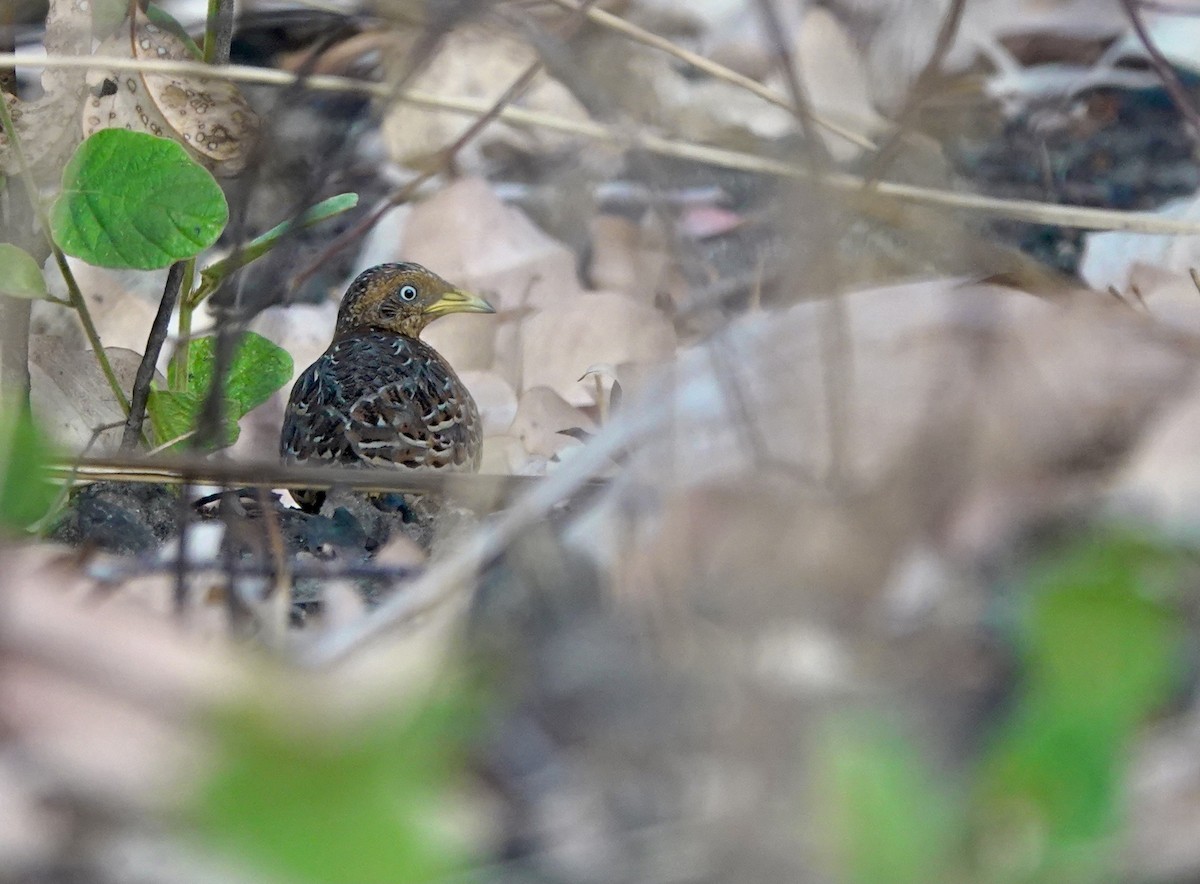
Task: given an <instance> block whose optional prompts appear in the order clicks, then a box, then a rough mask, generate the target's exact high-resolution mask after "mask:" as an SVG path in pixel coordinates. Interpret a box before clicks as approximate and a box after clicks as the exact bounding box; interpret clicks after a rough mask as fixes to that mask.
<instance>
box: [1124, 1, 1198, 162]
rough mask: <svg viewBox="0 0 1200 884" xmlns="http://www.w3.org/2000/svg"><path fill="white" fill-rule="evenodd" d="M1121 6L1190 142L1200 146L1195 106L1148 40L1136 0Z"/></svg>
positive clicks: (1173, 71) (1152, 42)
mask: <svg viewBox="0 0 1200 884" xmlns="http://www.w3.org/2000/svg"><path fill="white" fill-rule="evenodd" d="M1121 6H1122V7H1123V8H1124V9H1125V15H1126V16H1127V17H1128V18H1129V23H1130V24H1131V25H1132V26H1133V30H1134V33H1136V34H1137V36H1138V39H1139V40H1141V41H1142V45H1143V46H1144V47H1145V48H1146V54H1147V55H1149V56H1150V64H1151V66H1152V67H1153V68H1154V70H1155V72H1156V73H1157V74H1158V76H1159V78H1160V79H1161V80H1162V84H1163V87H1164V88H1165V89H1166V90H1167V94H1168V95H1169V96H1171V101H1172V102H1173V103H1174V104H1175V107H1176V108H1178V109H1179V113H1181V114H1182V115H1183V118H1184V120H1185V121H1186V123H1187V128H1188V134H1190V135H1191V136H1192V140H1193V141H1194V142H1196V144H1198V145H1200V113H1198V112H1197V111H1196V106H1195V105H1194V104H1192V100H1191V98H1190V97H1189V96H1188V93H1187V90H1186V89H1184V87H1183V83H1181V82H1180V81H1179V76H1178V74H1176V73H1175V69H1174V68H1173V67H1172V66H1171V62H1170V61H1168V60H1167V57H1166V56H1165V55H1163V54H1162V51H1161V50H1160V49H1159V48H1158V47H1157V46H1156V45H1154V41H1153V40H1151V39H1150V33H1149V32H1148V31H1147V30H1146V26H1145V24H1144V23H1143V22H1142V16H1141V14H1140V13H1139V12H1138V8H1137V7H1138V3H1137V0H1121Z"/></svg>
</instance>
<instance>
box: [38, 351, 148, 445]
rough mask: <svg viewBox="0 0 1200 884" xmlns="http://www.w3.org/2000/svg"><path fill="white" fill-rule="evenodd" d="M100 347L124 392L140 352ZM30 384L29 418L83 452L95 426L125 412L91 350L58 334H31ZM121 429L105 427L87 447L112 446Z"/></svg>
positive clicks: (118, 442) (121, 417)
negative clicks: (30, 412) (65, 339)
mask: <svg viewBox="0 0 1200 884" xmlns="http://www.w3.org/2000/svg"><path fill="white" fill-rule="evenodd" d="M104 352H105V354H107V356H108V361H109V362H110V363H111V364H112V367H113V371H114V372H116V375H117V379H118V380H119V381H120V382H121V387H122V388H123V389H124V390H125V391H126V393H128V391H129V390H131V389H132V388H133V378H134V376H135V375H136V374H137V370H138V365H140V364H141V361H142V357H141V355H140V354H139V353H135V352H133V351H132V350H123V349H119V348H116V347H107V348H105V351H104ZM160 380H161V378H160ZM29 384H30V402H31V405H32V408H33V415H34V418H35V419H36V420H37V421H38V424H39V425H40V426H41V427H42V428H43V429H44V430H45V431H46V432H47V433H49V434H50V437H51V438H52V439H54V441H55V442H56V443H58V444H59V445H61V446H62V447H63V448H64V449H66V450H67V451H71V452H82V451H83V450H84V448H86V447H87V445H88V444H89V443H90V442H92V435H93V431H94V430H96V429H97V428H99V427H102V426H105V425H109V424H123V423H124V421H125V412H124V411H123V410H122V409H121V406H120V404H119V403H118V402H117V398H116V396H115V395H114V394H113V391H112V388H111V387H109V385H108V381H107V380H106V379H105V377H104V374H103V373H102V372H101V371H100V366H99V364H98V363H97V362H96V357H95V355H93V353H92V352H91V351H90V350H80V349H75V348H74V347H73V346H71V345H70V344H68V343H65V342H64V341H63V340H61V339H60V338H57V337H50V336H47V335H31V336H30V339H29ZM121 433H122V429H121V427H120V426H118V427H116V428H114V429H110V430H105V431H104V432H103V433H101V434H100V435H99V436H98V437H97V438H96V440H95V444H93V445H92V447H91V448H90V449H88V453H89V454H93V455H99V454H108V453H112V452H114V451H116V450H117V449H118V448H119V447H120V445H121Z"/></svg>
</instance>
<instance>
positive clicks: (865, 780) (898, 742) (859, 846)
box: [816, 721, 960, 884]
mask: <svg viewBox="0 0 1200 884" xmlns="http://www.w3.org/2000/svg"><path fill="white" fill-rule="evenodd" d="M816 769H817V770H818V771H819V772H820V774H819V776H818V784H819V796H820V797H819V799H818V806H820V808H821V820H822V823H823V825H824V827H825V832H826V834H827V835H828V836H829V837H830V838H831V841H832V847H833V854H834V856H835V857H836V858H837V859H838V860H839V863H840V866H841V872H842V875H839V876H837V880H845V881H851V882H862V884H875V882H883V881H887V882H889V884H933V882H937V881H939V880H947V877H948V872H949V870H950V868H951V864H952V863H953V859H954V854H953V850H954V847H955V844H956V839H957V837H958V835H959V834H960V830H959V826H958V824H957V823H956V818H957V814H956V812H955V808H954V803H953V802H952V800H951V798H950V795H949V794H948V793H947V791H946V790H945V788H944V787H943V786H942V785H941V784H940V783H939V778H938V777H937V776H935V775H934V773H933V771H932V770H931V769H930V768H929V766H928V765H927V764H926V763H925V762H924V759H922V758H921V757H920V755H919V753H918V752H917V751H916V749H915V747H914V746H913V745H912V744H911V742H910V741H908V740H906V739H904V738H902V737H901V736H900V735H898V734H893V733H889V732H888V730H887V728H881V727H880V725H879V722H874V721H872V722H869V723H865V724H864V723H862V722H860V723H859V724H858V726H857V727H848V726H842V727H839V728H835V729H833V730H832V731H830V732H827V733H826V734H825V739H824V740H823V741H822V751H821V755H820V762H819V763H818V765H817V766H816Z"/></svg>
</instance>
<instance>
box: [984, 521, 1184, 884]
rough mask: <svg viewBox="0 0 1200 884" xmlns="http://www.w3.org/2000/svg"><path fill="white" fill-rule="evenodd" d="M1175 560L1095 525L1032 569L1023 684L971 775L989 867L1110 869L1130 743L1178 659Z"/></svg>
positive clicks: (1058, 876)
mask: <svg viewBox="0 0 1200 884" xmlns="http://www.w3.org/2000/svg"><path fill="white" fill-rule="evenodd" d="M1186 563H1187V559H1186V557H1185V555H1184V553H1183V551H1182V550H1180V549H1179V548H1177V547H1175V546H1172V545H1171V544H1169V543H1167V542H1165V541H1160V540H1155V539H1153V538H1148V537H1143V536H1140V535H1136V534H1134V533H1131V532H1126V531H1122V530H1116V529H1107V530H1103V531H1098V532H1097V533H1095V534H1093V535H1092V536H1090V537H1088V538H1087V539H1085V540H1083V541H1082V542H1079V543H1077V544H1075V545H1073V546H1071V547H1069V548H1068V549H1067V550H1065V551H1064V552H1061V553H1059V554H1057V555H1055V556H1053V557H1051V558H1048V559H1046V560H1045V561H1043V562H1041V563H1040V564H1039V565H1037V566H1036V567H1035V568H1034V570H1033V572H1032V573H1031V575H1030V578H1029V580H1028V587H1027V590H1026V592H1025V597H1024V598H1025V605H1026V609H1025V611H1024V613H1023V616H1022V617H1021V618H1020V621H1021V622H1020V626H1019V628H1018V631H1017V635H1016V640H1017V646H1018V649H1019V652H1020V663H1021V670H1022V673H1021V674H1022V685H1021V692H1020V694H1019V699H1018V701H1017V703H1016V704H1015V706H1014V708H1013V712H1012V714H1011V716H1010V717H1009V720H1008V722H1007V723H1006V725H1005V726H1004V727H1003V728H1002V729H1001V730H1000V731H999V733H998V734H997V735H996V739H995V740H994V741H993V744H992V747H991V749H990V751H989V752H988V754H987V756H986V757H985V759H984V762H983V766H982V768H981V770H980V771H979V775H978V779H977V783H976V795H975V800H976V811H977V813H978V819H979V824H980V827H981V830H982V831H983V833H984V837H983V841H982V842H981V843H982V844H983V846H984V851H985V854H986V855H987V856H989V857H990V858H991V860H992V864H993V869H992V871H993V875H992V876H991V877H993V878H995V879H997V880H1014V879H1022V880H1045V881H1053V880H1065V879H1069V880H1073V881H1095V880H1107V879H1108V878H1110V877H1111V872H1112V868H1113V862H1114V861H1115V856H1116V853H1115V850H1116V846H1117V845H1116V844H1115V843H1114V842H1115V840H1116V836H1117V835H1118V834H1119V827H1120V825H1121V823H1122V807H1121V789H1122V785H1123V783H1124V779H1125V758H1126V753H1127V751H1128V748H1129V744H1130V742H1131V741H1132V739H1133V737H1134V735H1135V732H1136V729H1137V728H1138V727H1139V726H1140V725H1141V724H1142V722H1143V721H1144V720H1145V719H1146V717H1147V716H1149V715H1150V714H1151V713H1153V712H1154V711H1155V710H1157V709H1158V708H1160V707H1161V706H1162V705H1163V704H1164V703H1165V702H1166V701H1167V700H1168V699H1169V698H1170V696H1171V694H1172V692H1173V691H1175V690H1177V689H1178V687H1179V684H1180V681H1181V678H1182V674H1183V671H1184V670H1183V663H1184V641H1185V638H1186V632H1185V627H1184V624H1183V622H1182V620H1181V619H1180V617H1179V616H1178V615H1177V614H1176V613H1175V612H1174V611H1173V610H1172V609H1171V607H1170V604H1171V603H1172V602H1174V601H1175V600H1176V598H1177V596H1178V593H1179V590H1180V585H1179V584H1180V582H1181V580H1182V579H1183V577H1184V566H1185V565H1186Z"/></svg>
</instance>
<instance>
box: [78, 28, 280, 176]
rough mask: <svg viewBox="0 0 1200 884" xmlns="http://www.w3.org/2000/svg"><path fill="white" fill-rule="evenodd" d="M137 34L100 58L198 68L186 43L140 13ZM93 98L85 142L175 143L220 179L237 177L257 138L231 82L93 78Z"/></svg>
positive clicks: (254, 119)
mask: <svg viewBox="0 0 1200 884" xmlns="http://www.w3.org/2000/svg"><path fill="white" fill-rule="evenodd" d="M134 9H135V19H134V24H135V28H134V29H132V30H131V29H130V28H129V26H128V24H123V25H122V26H121V27H120V28H118V29H117V31H116V33H115V34H113V36H111V37H109V38H108V39H107V40H105V41H104V43H102V44H101V45H100V48H99V50H98V52H99V54H101V55H115V56H128V57H132V58H135V59H138V60H145V59H154V60H162V61H194V60H195V59H194V58H193V57H192V54H191V52H189V51H188V48H187V46H186V45H185V44H184V42H183V41H182V40H181V39H180V38H179V37H178V36H176V35H175V34H173V33H171V32H170V31H168V30H166V29H165V28H163V27H160V26H159V25H156V24H154V23H153V22H151V21H150V20H149V19H148V18H147V17H146V14H145V13H144V12H143V11H142V10H141V8H140V7H136V6H135V7H134ZM88 85H89V86H90V87H91V91H92V95H91V97H90V98H88V100H87V101H86V102H85V104H84V109H83V132H84V137H85V138H86V137H87V136H89V135H91V134H92V133H94V132H98V131H99V130H101V129H110V128H125V129H134V130H136V131H140V132H148V133H150V134H152V135H159V136H164V137H167V138H173V139H174V140H176V141H178V142H179V143H180V144H182V145H183V146H184V147H185V148H187V150H188V152H189V153H191V154H192V155H193V156H194V157H195V158H196V159H197V160H199V161H200V162H201V163H203V164H204V165H205V166H207V167H208V168H209V169H210V170H211V171H212V172H213V173H214V174H217V175H236V174H237V173H238V172H240V171H241V170H242V169H243V168H244V167H245V165H246V160H247V159H248V158H249V156H250V151H251V149H252V148H253V146H254V141H255V139H256V138H257V137H258V115H257V114H256V113H255V112H254V111H253V110H252V109H251V108H250V105H249V104H247V103H246V99H245V98H243V97H242V94H241V92H240V91H239V90H238V88H237V86H236V85H234V84H233V83H231V82H230V81H228V80H219V79H202V78H199V77H193V76H187V75H183V74H155V73H149V72H138V71H125V72H115V71H107V72H98V71H94V72H91V73H89V74H88Z"/></svg>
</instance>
